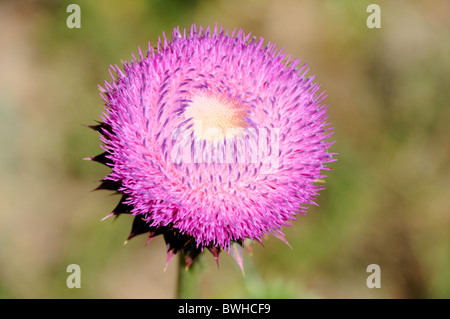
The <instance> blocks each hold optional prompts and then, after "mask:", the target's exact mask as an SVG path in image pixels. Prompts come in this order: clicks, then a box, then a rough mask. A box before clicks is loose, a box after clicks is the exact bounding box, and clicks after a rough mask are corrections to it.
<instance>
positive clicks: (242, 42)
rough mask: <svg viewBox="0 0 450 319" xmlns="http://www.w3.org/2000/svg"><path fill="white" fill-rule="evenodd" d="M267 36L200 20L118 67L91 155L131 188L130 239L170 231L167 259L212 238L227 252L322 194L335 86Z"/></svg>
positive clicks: (104, 91) (125, 200) (124, 208)
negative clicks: (96, 151)
mask: <svg viewBox="0 0 450 319" xmlns="http://www.w3.org/2000/svg"><path fill="white" fill-rule="evenodd" d="M263 42H264V39H263V38H259V39H257V38H256V37H253V38H250V34H245V33H244V32H243V31H242V30H239V31H236V29H235V30H234V31H233V32H230V31H228V30H223V28H220V29H219V28H218V27H217V25H216V26H215V28H214V30H210V28H209V27H207V28H206V29H203V28H202V27H199V28H198V29H197V28H196V26H195V25H193V26H192V27H191V30H190V32H189V31H187V30H184V31H183V32H181V31H180V30H179V28H176V29H175V30H174V31H173V34H172V38H171V39H170V40H168V39H167V38H166V36H165V35H164V36H163V37H162V39H159V41H158V44H157V47H156V48H153V47H151V46H150V45H149V49H148V52H147V55H146V57H144V56H143V54H142V51H141V50H139V59H137V58H135V57H134V56H133V60H132V61H131V62H125V63H124V64H123V71H122V70H121V69H120V68H119V67H117V66H112V67H111V70H112V71H114V72H115V73H116V76H114V75H113V74H112V73H111V76H112V77H113V80H112V81H111V82H105V84H104V87H100V91H101V95H102V97H103V99H104V100H105V102H106V108H105V112H104V113H103V115H102V117H101V119H102V121H101V122H100V123H99V125H96V126H92V128H94V129H95V130H97V131H98V132H99V133H100V134H101V141H102V142H103V145H102V147H103V149H104V153H102V154H100V155H98V156H95V157H92V158H89V159H90V160H94V161H97V162H101V163H104V164H106V165H108V166H110V167H111V169H112V172H111V173H110V174H109V175H108V176H106V177H105V178H104V179H103V180H102V184H101V185H100V186H99V188H100V189H110V190H116V191H117V192H119V193H121V194H122V195H123V196H122V199H121V201H120V203H119V204H118V206H117V207H116V209H114V211H113V212H112V213H111V214H110V215H116V216H117V215H120V214H122V213H129V214H132V215H134V216H135V220H134V223H133V226H132V231H131V234H130V236H129V238H132V237H134V236H136V235H138V234H142V233H146V232H148V233H149V239H151V238H153V237H154V236H157V235H160V234H161V235H163V236H164V239H165V240H166V243H167V248H168V259H170V257H171V256H173V255H174V254H176V253H177V252H178V251H180V250H183V252H184V255H185V258H186V263H187V266H189V265H190V263H191V262H192V260H194V258H195V257H196V256H197V255H198V254H199V253H200V252H201V251H202V250H204V249H205V248H207V249H209V250H210V251H211V253H212V254H213V255H214V257H215V258H216V260H217V258H218V256H219V253H220V252H221V251H222V250H223V249H225V250H228V251H230V247H232V245H235V243H238V244H239V245H241V246H242V245H243V244H244V242H245V240H246V239H250V240H252V241H261V239H262V238H264V237H265V236H266V235H268V234H273V235H276V236H277V237H279V238H281V239H284V235H283V233H282V232H281V229H282V228H283V227H284V226H287V225H289V224H290V222H291V221H292V220H294V219H295V216H296V215H297V214H304V213H305V212H306V210H307V207H308V205H309V204H314V199H315V197H316V196H317V195H318V191H319V190H320V189H322V188H323V186H319V185H317V184H316V182H317V181H318V180H319V179H322V178H324V177H325V175H324V174H323V172H322V171H323V170H326V169H328V168H327V167H326V163H329V162H331V161H334V159H333V158H332V154H330V153H328V152H327V149H328V148H329V147H330V145H331V143H329V142H327V141H326V139H327V138H329V137H330V136H331V135H332V128H330V127H329V123H326V120H327V117H328V116H327V113H326V109H327V106H326V105H321V104H320V102H321V101H322V100H323V99H324V98H325V95H324V93H323V92H322V93H321V94H317V92H318V90H319V85H317V84H314V83H313V77H309V78H307V77H305V75H306V73H307V71H308V70H307V69H306V65H305V66H302V67H301V68H298V67H297V66H298V65H299V63H300V60H298V59H293V60H291V57H290V56H289V57H288V56H287V55H286V54H285V53H282V50H279V51H277V49H276V48H275V44H274V43H268V44H266V45H264V43H263ZM110 215H109V216H110ZM239 245H238V246H239ZM238 246H236V247H238ZM231 251H234V248H233V249H232V250H231ZM239 251H240V250H239ZM238 259H239V258H238Z"/></svg>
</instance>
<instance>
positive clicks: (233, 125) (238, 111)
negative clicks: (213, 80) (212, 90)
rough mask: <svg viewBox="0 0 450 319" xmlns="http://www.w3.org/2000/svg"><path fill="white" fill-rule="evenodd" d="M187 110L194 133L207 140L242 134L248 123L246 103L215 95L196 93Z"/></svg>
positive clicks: (187, 116)
mask: <svg viewBox="0 0 450 319" xmlns="http://www.w3.org/2000/svg"><path fill="white" fill-rule="evenodd" d="M191 100H192V103H191V104H190V105H189V106H188V107H187V108H186V110H185V113H184V114H185V117H186V118H192V120H193V123H194V126H193V130H194V135H195V137H196V138H199V139H204V140H207V141H223V140H224V138H232V137H234V136H236V135H238V134H241V133H242V132H243V131H244V130H245V128H246V127H248V123H247V122H246V120H245V117H246V116H247V115H248V114H247V112H246V111H247V109H248V107H246V106H245V105H243V104H241V103H239V102H237V101H234V100H232V99H228V98H226V97H221V96H214V95H196V96H194V97H193V98H192V99H191Z"/></svg>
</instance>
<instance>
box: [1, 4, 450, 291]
mask: <svg viewBox="0 0 450 319" xmlns="http://www.w3.org/2000/svg"><path fill="white" fill-rule="evenodd" d="M77 3H78V4H79V5H80V7H81V10H82V11H81V12H82V13H81V14H82V28H81V29H68V28H67V27H66V25H65V21H66V18H67V15H68V13H66V4H65V3H62V2H53V1H40V2H37V1H22V2H20V3H19V2H15V1H10V2H8V1H4V2H2V3H0V43H1V49H0V70H1V72H0V143H1V153H0V175H1V179H2V183H1V184H0V205H1V206H0V207H1V210H0V297H2V298H58V297H62V298H116V297H122V298H158V297H159V298H172V297H173V296H174V291H175V290H174V288H175V278H174V277H175V274H176V271H175V267H176V263H175V262H172V263H170V264H169V267H168V268H167V270H166V272H163V269H164V266H165V247H164V243H163V241H162V239H160V238H157V239H155V240H154V241H152V242H151V243H150V244H149V245H148V247H144V246H145V245H144V244H145V238H144V237H138V238H136V239H133V240H132V241H131V242H130V243H128V244H127V245H126V246H123V245H122V243H123V241H124V239H125V238H126V237H127V235H128V231H129V228H130V227H131V226H130V225H131V217H130V218H127V217H126V216H124V217H120V218H119V219H118V220H117V221H114V222H111V221H109V220H106V221H104V222H100V219H101V218H102V217H104V216H105V215H106V214H107V213H108V212H109V211H110V210H111V209H112V208H114V206H115V205H116V203H117V201H118V197H117V196H111V195H110V194H107V193H101V192H90V190H92V189H93V188H95V187H96V186H97V184H96V183H95V181H96V180H99V179H100V178H102V176H104V175H105V173H107V169H106V168H104V167H101V166H100V165H96V164H93V163H88V162H83V161H81V158H83V157H86V156H91V155H94V154H97V153H99V152H100V151H101V150H100V147H99V140H98V136H97V134H96V133H95V132H92V131H90V130H88V129H87V128H85V127H83V124H93V123H94V121H95V120H98V119H99V116H100V113H101V112H102V100H101V99H100V97H99V95H98V91H97V84H102V83H103V81H105V80H110V77H109V74H108V66H109V65H110V64H113V65H114V64H118V65H120V63H121V61H122V60H125V59H130V58H131V53H132V52H133V53H136V52H137V48H138V46H141V47H142V48H144V49H145V48H146V47H147V45H148V41H151V42H152V43H154V42H155V41H156V40H157V38H158V36H160V35H161V34H162V32H163V31H164V32H165V33H166V34H167V35H168V34H170V32H171V30H172V28H173V27H175V26H178V25H180V26H181V27H188V26H189V25H190V23H193V22H195V23H197V24H213V23H214V22H215V21H217V22H218V23H219V24H224V26H225V27H228V28H234V27H236V26H238V27H243V28H244V29H245V30H246V31H252V33H253V34H254V35H256V36H264V38H265V39H266V40H268V41H276V42H277V44H278V47H279V48H281V47H282V46H284V48H285V49H284V50H285V51H286V52H289V53H290V54H292V55H293V56H296V57H301V58H302V59H303V61H304V62H309V63H310V67H311V70H312V71H311V72H312V74H316V75H317V82H319V83H321V84H322V87H323V89H326V90H327V93H328V97H327V99H326V100H325V103H327V104H329V105H330V108H329V113H330V120H331V122H332V123H333V126H334V127H335V130H336V132H335V136H334V139H336V140H337V143H336V144H335V146H333V148H332V151H333V152H338V153H339V156H338V159H339V160H338V162H336V163H333V164H332V165H331V167H333V169H334V171H331V172H330V173H329V177H328V178H327V180H326V186H327V189H326V190H325V191H323V192H322V193H321V196H320V197H319V198H318V200H317V202H318V204H319V206H318V207H315V206H314V207H311V208H310V210H309V213H308V214H307V215H306V216H299V218H298V221H296V222H294V223H293V225H292V227H290V228H287V229H285V233H286V237H287V239H288V241H289V242H290V244H291V245H292V247H293V249H290V248H289V247H287V246H286V245H285V244H284V243H282V242H281V241H278V240H277V239H276V238H271V237H268V240H267V241H264V246H265V248H263V247H260V246H259V245H258V244H257V245H255V247H254V253H253V256H252V257H250V256H245V262H246V268H247V274H246V276H245V277H243V276H242V274H241V273H240V270H239V268H238V267H237V266H236V265H235V264H234V261H233V260H232V258H231V257H230V256H227V255H226V254H223V255H222V256H221V265H220V269H217V267H216V265H215V262H214V260H212V258H204V259H205V266H204V267H205V270H204V272H205V273H204V276H203V278H202V281H201V288H202V297H211V298H220V297H225V298H241V297H249V298H323V297H331V298H335V297H340V298H342V297H343V298H361V297H364V298H380V297H381V298H412V297H419V298H420V297H424V298H430V297H434V298H448V297H450V274H449V271H448V269H450V257H449V256H450V244H449V243H450V240H449V239H450V236H449V226H450V220H449V214H448V210H449V207H450V199H449V198H450V196H449V195H450V194H449V190H450V185H449V181H450V171H449V158H450V152H449V150H450V147H449V146H450V138H449V137H450V136H449V133H448V126H447V122H448V119H449V118H450V109H449V107H448V106H449V94H448V87H450V83H449V82H450V79H449V76H448V74H449V71H450V59H449V51H450V40H449V38H448V31H449V29H450V28H449V27H450V25H449V22H448V12H449V9H450V8H449V4H448V2H446V1H435V2H433V5H429V4H428V3H427V2H425V1H422V2H420V1H419V2H414V3H411V2H407V1H396V2H392V1H379V2H378V4H379V5H380V6H381V9H382V28H381V29H377V30H370V29H368V28H367V27H366V24H365V21H366V18H367V15H368V14H367V13H366V7H367V5H368V4H369V3H370V2H368V1H339V2H336V1H332V0H327V1H321V2H317V1H290V0H283V1H268V0H265V1H246V2H240V1H159V0H158V1H139V0H133V1H126V2H120V1H106V0H101V1H87V0H85V1H78V2H77ZM205 257H209V256H205ZM71 263H76V264H79V265H80V266H81V270H82V288H81V289H68V288H67V286H66V278H67V275H68V273H67V272H66V267H67V265H69V264H71ZM372 263H375V264H379V265H380V267H381V270H382V288H381V289H368V288H367V287H366V278H367V276H368V273H366V267H367V266H368V265H369V264H372Z"/></svg>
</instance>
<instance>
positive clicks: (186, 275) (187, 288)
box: [177, 252, 202, 299]
mask: <svg viewBox="0 0 450 319" xmlns="http://www.w3.org/2000/svg"><path fill="white" fill-rule="evenodd" d="M201 257H202V256H198V257H197V258H196V259H195V260H194V262H193V263H192V265H191V266H190V267H189V268H188V269H186V263H185V261H184V254H183V252H179V253H178V282H177V298H178V299H196V298H198V296H199V281H200V274H201V270H202V265H201V260H200V259H201Z"/></svg>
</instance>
